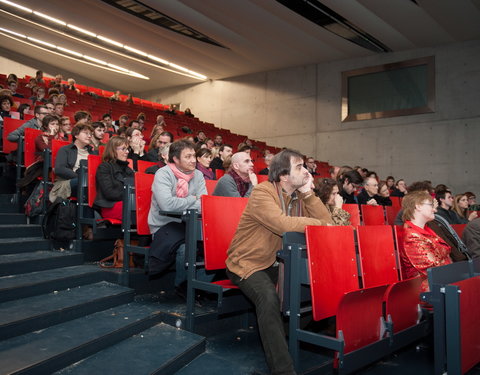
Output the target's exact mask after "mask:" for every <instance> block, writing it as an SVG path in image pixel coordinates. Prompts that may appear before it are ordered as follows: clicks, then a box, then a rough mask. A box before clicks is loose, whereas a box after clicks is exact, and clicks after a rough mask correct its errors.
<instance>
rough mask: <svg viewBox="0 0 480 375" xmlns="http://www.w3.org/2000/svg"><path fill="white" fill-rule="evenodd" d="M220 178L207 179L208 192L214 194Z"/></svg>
mask: <svg viewBox="0 0 480 375" xmlns="http://www.w3.org/2000/svg"><path fill="white" fill-rule="evenodd" d="M217 182H218V180H205V186H206V187H207V194H208V195H212V194H213V191H214V190H215V186H217Z"/></svg>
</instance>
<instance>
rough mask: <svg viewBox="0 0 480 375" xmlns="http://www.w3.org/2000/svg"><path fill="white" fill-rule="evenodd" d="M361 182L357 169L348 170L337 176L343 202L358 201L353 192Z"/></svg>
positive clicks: (351, 202)
mask: <svg viewBox="0 0 480 375" xmlns="http://www.w3.org/2000/svg"><path fill="white" fill-rule="evenodd" d="M362 182H363V178H362V176H360V174H359V173H358V172H357V171H354V170H350V171H348V172H345V173H342V174H341V177H339V179H338V184H339V188H341V189H340V195H341V196H342V198H343V203H347V204H355V203H358V202H357V197H356V196H355V192H356V191H357V189H358V187H359V186H360V184H361V183H362Z"/></svg>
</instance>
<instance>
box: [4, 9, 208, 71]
mask: <svg viewBox="0 0 480 375" xmlns="http://www.w3.org/2000/svg"><path fill="white" fill-rule="evenodd" d="M1 3H3V4H6V5H9V6H12V7H14V8H17V9H20V10H22V11H25V12H29V13H34V14H35V15H36V16H38V17H41V18H44V19H47V20H49V21H52V22H54V23H56V24H58V25H61V26H64V27H62V28H57V29H56V28H55V27H53V26H51V25H46V24H42V23H41V22H39V21H37V20H35V21H34V20H32V19H31V18H25V16H24V15H23V14H18V13H19V12H16V13H15V12H14V11H6V10H2V9H0V11H2V12H4V13H7V14H10V15H13V16H15V17H17V18H20V19H22V20H23V21H26V22H29V23H32V24H34V25H35V26H40V27H43V28H46V29H48V30H49V31H54V32H57V33H59V34H61V35H63V36H66V37H69V38H72V39H75V40H76V41H79V42H82V43H86V44H88V45H90V46H92V47H95V48H99V49H102V50H104V51H107V52H110V53H114V54H117V55H121V56H123V57H126V58H129V59H131V60H135V61H137V62H141V63H143V64H147V65H150V66H153V67H155V68H158V69H163V70H167V71H169V72H172V73H176V74H180V75H184V76H188V77H191V78H195V79H201V80H206V79H207V76H205V75H203V74H200V73H197V72H194V71H192V70H190V69H187V68H185V67H183V66H180V65H178V64H175V63H171V62H169V61H167V60H165V59H162V58H160V57H157V56H154V55H149V54H147V53H146V52H144V51H141V50H139V49H137V48H134V47H131V46H128V45H123V44H122V43H120V42H117V41H115V40H112V39H110V38H107V37H105V36H103V35H97V34H95V33H93V32H91V31H89V30H86V29H83V28H81V27H78V26H75V25H72V24H67V23H66V22H64V21H62V20H59V19H57V18H54V17H51V16H49V15H46V14H44V13H41V12H38V11H35V10H32V9H29V8H27V7H24V6H22V5H19V4H17V3H14V2H12V1H9V0H0V4H1ZM65 26H66V27H67V28H68V29H71V30H75V31H77V32H78V33H81V34H84V35H88V36H90V37H92V38H97V39H98V40H100V41H102V42H104V43H108V44H110V45H112V46H115V47H118V49H115V48H113V47H109V48H106V47H104V46H103V45H101V44H95V43H92V40H91V39H88V38H86V39H82V38H81V37H79V36H78V35H76V34H74V33H72V34H69V33H68V32H66V29H65ZM5 32H7V33H8V32H9V31H8V30H5ZM10 33H11V32H10ZM14 35H17V36H19V37H22V38H25V37H26V36H24V35H22V34H18V33H17V34H14ZM38 43H40V44H42V41H40V40H38ZM44 43H46V42H44ZM44 45H48V46H49V47H51V48H57V49H58V50H60V51H63V52H66V53H69V54H71V55H74V56H78V57H80V56H82V58H83V55H82V54H78V53H76V52H75V51H71V50H68V49H63V48H62V47H56V46H54V45H53V44H44ZM52 46H53V47H52ZM125 51H129V52H131V54H128V53H125ZM133 54H135V55H138V56H141V57H144V58H143V59H142V58H141V57H137V56H134V55H133ZM149 60H153V61H155V62H158V63H160V64H162V65H158V64H154V63H152V62H150V61H149ZM90 61H93V60H90ZM99 61H102V63H103V62H104V61H103V60H99ZM105 64H107V65H108V63H106V62H105ZM102 65H104V64H102ZM169 68H172V69H169ZM127 71H128V72H130V71H129V70H127ZM134 73H135V72H134ZM135 76H136V77H139V76H142V75H141V74H138V73H135ZM142 77H145V76H142ZM147 78H148V77H147Z"/></svg>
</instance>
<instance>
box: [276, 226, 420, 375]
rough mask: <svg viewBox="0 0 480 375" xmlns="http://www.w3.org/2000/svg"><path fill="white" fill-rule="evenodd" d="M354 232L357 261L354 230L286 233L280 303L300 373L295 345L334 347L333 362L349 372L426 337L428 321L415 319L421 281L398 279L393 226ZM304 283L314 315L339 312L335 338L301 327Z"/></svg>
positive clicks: (314, 229)
mask: <svg viewBox="0 0 480 375" xmlns="http://www.w3.org/2000/svg"><path fill="white" fill-rule="evenodd" d="M357 236H358V243H359V260H358V262H357V254H356V251H355V240H354V231H353V228H352V227H349V226H345V227H322V226H312V227H310V226H309V227H307V228H306V233H305V237H303V236H300V237H299V236H298V235H297V236H296V237H295V236H290V235H289V234H288V235H285V236H284V245H283V250H282V251H281V252H280V254H279V255H280V256H281V258H282V259H284V261H285V270H286V271H285V277H284V279H285V285H284V293H285V295H286V298H285V299H286V300H288V304H287V305H285V304H283V307H284V309H286V310H285V311H284V313H285V314H286V315H288V316H289V319H290V328H289V349H290V352H291V354H292V358H293V359H294V363H295V366H296V369H297V370H298V371H300V360H299V344H300V342H308V343H311V344H314V345H317V346H322V347H325V348H329V349H332V350H334V351H336V357H335V358H336V361H335V363H334V366H335V367H336V368H337V369H338V371H339V372H340V373H348V372H353V371H356V370H357V369H359V368H361V367H363V366H365V365H367V364H369V363H373V362H375V361H376V360H378V359H380V358H381V357H383V356H386V355H388V354H390V353H392V352H394V351H395V350H398V349H399V348H400V347H402V346H405V345H408V344H409V343H411V342H413V341H414V340H417V339H418V338H420V337H422V336H424V335H425V334H426V321H422V322H419V316H418V305H419V302H420V299H419V291H420V280H419V279H418V278H417V279H410V280H405V281H399V277H398V272H397V260H396V257H395V252H394V248H393V237H392V231H391V227H389V226H370V227H369V226H365V227H357ZM302 237H303V239H302ZM292 239H293V240H292ZM292 241H293V242H292ZM304 241H306V242H304ZM305 243H306V250H307V253H308V257H307V258H305ZM339 248H340V249H342V251H341V252H340V251H338V249H339ZM305 263H306V264H305ZM306 265H307V266H308V272H307V270H306ZM339 267H340V268H341V270H342V271H341V272H337V270H338V269H339ZM287 270H288V272H287ZM307 284H308V285H309V286H310V289H311V311H312V314H313V318H314V319H315V320H321V319H325V318H328V317H331V316H336V317H337V327H336V333H337V334H336V338H333V337H330V336H327V335H322V334H317V333H314V332H311V331H306V330H303V329H300V316H301V314H302V313H305V312H308V311H309V309H308V308H307V305H306V302H307V299H306V298H305V294H304V293H303V294H302V289H303V288H304V286H305V285H307ZM302 285H303V286H302ZM385 311H387V313H385ZM303 370H304V369H303Z"/></svg>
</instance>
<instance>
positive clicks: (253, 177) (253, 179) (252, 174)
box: [248, 171, 258, 186]
mask: <svg viewBox="0 0 480 375" xmlns="http://www.w3.org/2000/svg"><path fill="white" fill-rule="evenodd" d="M248 177H249V178H250V182H251V183H252V185H253V186H256V185H257V184H258V178H257V175H256V174H255V172H253V171H248Z"/></svg>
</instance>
